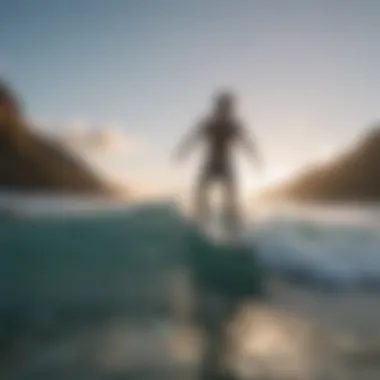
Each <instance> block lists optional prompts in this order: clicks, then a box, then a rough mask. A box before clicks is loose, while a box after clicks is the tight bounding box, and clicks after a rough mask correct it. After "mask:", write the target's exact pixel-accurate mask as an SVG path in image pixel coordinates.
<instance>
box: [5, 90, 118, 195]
mask: <svg viewBox="0 0 380 380" xmlns="http://www.w3.org/2000/svg"><path fill="white" fill-rule="evenodd" d="M26 124H27V123H26V122H25V117H24V115H23V112H22V108H21V105H20V102H19V101H18V99H16V97H15V95H14V94H13V93H12V91H11V90H10V88H9V86H8V85H6V84H4V83H0V188H2V189H7V190H16V191H19V192H24V191H25V192H31V191H38V192H40V191H41V192H59V193H70V194H75V193H81V194H92V195H101V196H110V195H111V194H112V189H111V188H110V187H109V186H108V185H107V184H106V183H105V182H103V181H102V180H101V179H100V178H99V177H98V176H97V175H95V173H93V172H92V170H91V169H90V168H89V167H87V166H86V165H85V163H84V162H82V161H81V160H80V159H79V158H75V157H74V156H73V155H72V154H70V153H69V152H68V151H67V150H66V149H64V148H63V146H61V145H60V144H59V143H58V142H57V141H53V140H50V139H48V138H44V137H42V136H39V135H37V134H36V133H33V132H32V131H31V130H30V129H29V128H28V127H27V125H26Z"/></svg>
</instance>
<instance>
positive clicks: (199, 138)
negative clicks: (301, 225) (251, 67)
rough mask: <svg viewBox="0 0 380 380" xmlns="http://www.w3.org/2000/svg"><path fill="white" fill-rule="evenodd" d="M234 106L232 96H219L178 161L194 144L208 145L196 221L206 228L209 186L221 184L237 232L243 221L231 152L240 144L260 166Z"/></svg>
mask: <svg viewBox="0 0 380 380" xmlns="http://www.w3.org/2000/svg"><path fill="white" fill-rule="evenodd" d="M235 103H236V99H235V96H234V95H233V94H232V93H230V92H220V93H218V94H217V95H216V97H215V99H214V104H213V109H212V111H211V113H210V115H208V116H206V117H205V118H203V119H202V120H201V121H200V122H199V123H198V124H197V125H196V126H195V128H194V129H193V130H191V131H190V133H189V134H188V135H187V136H186V137H185V138H184V139H183V141H182V142H181V143H180V145H179V147H178V149H177V151H176V158H177V159H179V160H182V159H183V158H184V157H185V156H186V155H187V154H188V153H189V151H190V150H191V149H192V148H193V147H194V145H195V143H197V142H205V143H206V158H205V160H204V163H203V165H202V166H201V170H200V174H199V177H198V180H197V184H196V189H195V212H196V217H197V219H198V221H199V222H200V223H201V224H203V223H204V222H205V220H206V218H207V217H208V216H209V206H208V199H207V198H208V191H209V188H210V185H212V184H214V183H215V182H219V183H220V184H221V185H222V188H223V196H224V210H225V213H226V216H227V221H228V224H229V227H230V228H233V229H234V230H236V229H238V226H239V221H240V217H239V214H240V213H239V208H238V194H237V184H236V175H235V169H234V167H233V164H232V161H233V160H232V148H233V146H234V145H235V143H241V144H242V146H243V147H245V148H246V149H247V150H248V152H249V153H250V154H251V155H252V156H253V158H254V159H255V161H256V163H257V164H258V163H260V160H259V157H258V154H257V150H256V147H255V144H254V142H253V140H252V139H250V138H249V136H248V133H247V131H246V130H245V128H244V126H243V125H242V123H241V122H240V121H239V119H238V117H237V115H236V112H235Z"/></svg>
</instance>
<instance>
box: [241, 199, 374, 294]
mask: <svg viewBox="0 0 380 380" xmlns="http://www.w3.org/2000/svg"><path fill="white" fill-rule="evenodd" d="M247 239H248V240H249V241H250V242H251V244H255V245H256V246H257V247H258V248H259V249H258V252H259V254H260V257H261V259H262V261H263V262H265V263H266V264H267V266H268V267H269V268H270V269H271V270H272V271H273V272H276V273H277V274H281V275H283V276H284V277H286V278H288V279H289V280H293V281H296V282H298V283H300V284H301V283H304V284H308V285H312V286H313V285H316V286H318V285H320V286H323V285H326V286H335V287H336V288H339V289H341V290H343V289H346V290H348V289H350V288H357V287H362V288H363V289H366V290H380V205H376V204H372V205H369V206H350V207H348V206H342V205H340V206H339V205H329V206H324V207H323V206H318V207H317V206H314V207H303V208H301V207H296V206H293V207H290V206H289V207H284V208H280V207H279V208H274V209H272V210H271V211H270V212H266V213H265V212H264V213H263V214H262V215H258V218H257V219H256V221H255V223H254V224H253V225H251V226H250V227H249V229H248V231H247Z"/></svg>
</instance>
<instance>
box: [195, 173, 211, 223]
mask: <svg viewBox="0 0 380 380" xmlns="http://www.w3.org/2000/svg"><path fill="white" fill-rule="evenodd" d="M211 179H212V173H211V171H210V170H209V168H208V167H206V168H204V169H203V170H202V171H201V174H200V176H199V179H198V182H197V187H196V190H195V217H196V219H197V222H198V223H200V224H201V225H204V224H205V223H206V221H207V218H208V217H209V202H208V190H209V187H210V184H211Z"/></svg>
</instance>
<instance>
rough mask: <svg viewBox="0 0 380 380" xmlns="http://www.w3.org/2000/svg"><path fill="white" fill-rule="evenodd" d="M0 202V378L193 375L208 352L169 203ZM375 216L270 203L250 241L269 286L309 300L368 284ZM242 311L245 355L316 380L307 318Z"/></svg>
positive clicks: (377, 258) (180, 226)
mask: <svg viewBox="0 0 380 380" xmlns="http://www.w3.org/2000/svg"><path fill="white" fill-rule="evenodd" d="M0 205H1V206H2V207H0V208H1V210H3V215H2V217H1V220H0V271H1V275H0V293H1V297H0V318H1V325H0V327H1V330H0V342H1V347H0V376H1V378H4V379H17V380H18V379H20V380H21V379H26V380H31V379H74V380H75V379H105V380H108V379H152V380H153V379H156V378H162V379H172V378H173V379H174V378H189V379H193V378H194V379H195V378H197V376H196V375H195V374H194V373H195V372H194V371H195V368H197V365H199V360H200V359H199V358H200V357H201V356H202V354H201V348H199V347H201V346H199V344H197V343H196V342H197V339H198V338H197V336H198V335H197V333H196V332H195V330H194V329H193V328H192V327H191V326H190V322H189V320H187V317H186V316H187V312H186V310H187V309H186V308H187V307H188V305H187V303H186V302H185V301H186V299H187V298H189V299H191V295H189V294H188V292H189V288H188V286H186V285H187V283H186V258H185V251H186V247H187V245H188V241H187V240H186V239H187V236H188V235H187V232H188V229H189V225H188V222H187V221H186V219H185V218H184V217H183V216H182V215H181V213H180V212H179V210H178V209H177V207H176V206H175V204H174V203H172V202H153V203H146V204H140V205H132V206H128V205H120V204H114V203H113V204H111V203H107V202H99V201H95V200H88V199H65V198H63V197H59V198H53V197H47V196H45V195H40V196H36V197H23V196H18V195H12V196H11V197H10V196H9V194H6V195H3V196H0ZM379 216H380V213H379V212H378V208H377V206H372V207H369V208H363V207H357V208H353V207H351V208H342V207H331V206H330V207H326V208H324V209H323V208H317V209H310V208H309V209H300V208H294V207H292V208H289V207H287V208H280V207H276V208H263V209H262V210H257V212H256V213H255V214H254V217H252V218H249V219H250V220H249V222H248V223H247V229H246V232H245V233H246V241H247V242H248V244H249V245H251V246H252V252H256V253H257V254H258V255H259V257H260V259H261V261H262V263H263V267H264V269H265V276H266V277H267V279H268V281H269V280H271V279H272V278H281V279H282V281H285V282H288V283H293V284H296V285H297V287H299V288H307V289H309V290H311V291H312V293H311V294H317V293H318V292H320V291H321V290H323V292H326V291H327V292H331V293H333V294H336V293H337V292H338V293H342V294H343V293H345V294H347V293H350V292H357V291H358V289H359V290H360V291H361V292H373V291H377V290H378V289H379V288H380V287H378V284H379V283H380V265H379V264H380V234H379V230H378V226H379V224H378V223H379V220H378V217H379ZM184 274H185V275H184ZM248 309H249V307H248ZM243 314H244V315H245V316H246V315H248V316H249V318H248V319H249V321H248V322H247V321H246V322H244V323H243V322H241V321H240V322H237V325H238V330H239V329H240V330H239V331H240V333H239V334H238V335H240V336H241V335H243V336H248V335H250V334H249V332H250V331H252V330H255V331H256V335H255V334H253V335H252V339H251V340H249V342H248V343H247V344H248V346H249V347H250V348H249V350H251V352H253V354H252V355H256V357H259V358H260V363H261V364H260V365H262V364H263V361H264V362H265V360H267V359H268V358H270V360H271V362H270V361H269V362H265V366H266V367H265V368H266V369H265V370H267V369H268V366H269V367H271V368H272V369H273V368H276V371H275V374H274V375H273V377H272V378H273V379H281V378H286V376H285V377H284V376H282V375H288V374H289V373H295V374H297V376H298V377H297V378H299V379H301V380H303V379H305V380H307V379H314V377H310V376H309V375H308V374H306V372H307V370H309V367H313V366H315V363H314V358H315V355H316V354H315V352H314V353H313V352H311V351H312V350H311V351H310V350H309V349H311V348H312V349H314V347H315V345H316V343H315V342H314V338H311V336H312V333H311V332H310V331H312V330H311V328H309V327H305V326H306V324H305V323H304V321H301V320H297V319H296V320H294V318H293V317H289V316H287V315H283V314H281V312H279V311H278V310H272V309H270V308H269V309H268V307H267V306H263V307H260V308H255V310H253V311H251V312H248V313H247V312H245V313H243ZM251 319H253V320H255V321H256V322H255V323H256V325H255V326H254V327H253V328H252V327H249V323H250V320H251ZM242 326H243V327H244V326H245V327H244V329H245V330H244V331H242V330H241V329H242ZM258 326H259V328H258ZM268 326H269V327H268ZM307 326H309V325H307ZM267 330H268V331H267ZM265 331H267V335H265V334H264V332H265ZM305 331H307V332H305ZM276 334H277V335H276ZM297 334H298V336H299V338H295V335H297ZM268 336H270V337H271V338H268ZM276 336H278V337H277V338H276ZM306 337H307V338H306ZM199 339H200V338H199ZM199 339H198V340H199ZM268 339H269V340H268ZM201 340H202V339H201ZM310 341H312V343H310ZM260 342H261V343H260ZM271 342H272V343H271ZM284 342H285V346H286V347H287V348H286V349H285V348H284V347H283V345H284ZM289 342H292V344H289ZM295 342H296V343H295ZM293 343H294V344H293ZM243 346H244V345H243ZM248 346H247V347H248ZM189 347H192V349H191V348H189ZM194 347H198V348H194ZM234 347H235V348H236V347H237V346H236V345H235V346H234ZM239 347H240V351H241V350H243V351H247V350H248V348H244V349H241V347H242V345H241V344H239ZM276 347H277V348H276ZM279 347H280V348H279ZM281 347H283V348H281ZM235 351H239V349H238V348H236V349H235ZM285 351H286V355H285V358H286V359H284V357H282V356H281V355H284V352H285ZM276 355H277V356H276ZM243 356H244V355H243ZM273 358H276V359H273ZM264 359H265V360H264ZM273 360H275V362H273ZM252 362H254V361H253V359H252V358H251V359H249V365H247V363H245V364H244V365H243V364H241V365H240V367H239V368H243V367H244V368H248V369H249V368H251V364H252ZM280 362H281V363H285V362H286V366H285V367H286V369H284V368H285V367H281V366H280V367H281V371H279V370H278V367H279V363H280ZM301 362H302V363H303V364H302V366H300V365H299V363H301ZM312 362H313V363H312ZM197 363H198V364H197ZM297 363H298V364H297ZM306 367H307V368H306ZM248 369H246V374H247V373H248V378H250V377H249V375H250V373H251V372H252V371H251V372H250V370H251V369H252V368H251V369H250V370H248ZM292 371H293V372H292ZM305 371H306V372H305ZM243 372H244V371H243ZM281 376H282V377H281ZM294 376H295V375H294ZM308 376H309V377H308ZM294 378H296V377H294ZM342 378H347V377H344V376H343V377H342ZM363 378H364V377H363ZM315 379H317V377H315ZM331 379H338V377H332V378H331ZM355 379H356V378H355Z"/></svg>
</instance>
